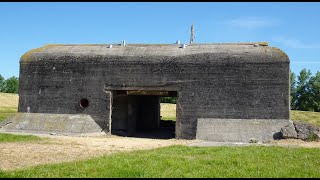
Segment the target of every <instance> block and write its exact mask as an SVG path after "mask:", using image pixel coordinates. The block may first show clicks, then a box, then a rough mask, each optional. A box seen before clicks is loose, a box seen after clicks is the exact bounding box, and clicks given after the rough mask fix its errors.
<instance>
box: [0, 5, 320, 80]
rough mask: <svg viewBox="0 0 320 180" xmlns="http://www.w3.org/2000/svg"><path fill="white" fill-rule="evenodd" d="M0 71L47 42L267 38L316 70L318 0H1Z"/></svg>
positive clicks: (15, 72)
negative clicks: (8, 0)
mask: <svg viewBox="0 0 320 180" xmlns="http://www.w3.org/2000/svg"><path fill="white" fill-rule="evenodd" d="M0 22H1V26H0V74H1V75H2V76H3V77H4V78H9V77H11V76H16V77H18V76H19V59H20V57H21V56H22V55H23V54H24V53H25V52H27V51H29V50H31V49H33V48H37V47H41V46H43V45H45V44H55V43H56V44H96V43H97V44H109V43H120V42H121V40H126V43H127V44H130V43H161V44H162V43H168V44H172V43H175V42H176V40H180V41H181V42H182V43H184V42H185V43H188V41H189V38H190V27H191V24H192V23H193V24H194V26H195V36H196V38H195V41H194V42H195V43H220V42H222V43H223V42H254V41H259V42H261V41H267V42H268V43H269V46H275V47H278V48H280V49H282V50H283V51H285V52H286V53H287V54H288V56H289V58H290V60H291V64H290V66H291V70H292V71H294V72H295V73H296V74H298V73H299V72H300V71H301V70H302V69H303V68H307V69H310V70H311V71H312V73H313V74H314V73H316V72H317V71H320V3H319V2H307V3H302V2H289V3H285V2H284V3H279V2H255V3H254V2H247V3H245V2H240V3H236V2H226V3H223V2H220V3H219V2H201V3H195V2H193V3H191V2H176V3H172V2H136V3H133V2H120V3H115V2H114V3H111V2H99V3H97V2H95V3H81V2H79V3H72V2H70V3H66V2H43V3H37V2H25V3H23V2H15V3H5V2H0Z"/></svg>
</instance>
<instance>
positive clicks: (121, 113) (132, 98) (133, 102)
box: [111, 91, 177, 139]
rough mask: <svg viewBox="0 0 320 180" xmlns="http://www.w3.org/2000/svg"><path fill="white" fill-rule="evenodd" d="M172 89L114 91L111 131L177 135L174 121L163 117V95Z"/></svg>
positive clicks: (159, 136) (146, 135)
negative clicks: (161, 103) (161, 110)
mask: <svg viewBox="0 0 320 180" xmlns="http://www.w3.org/2000/svg"><path fill="white" fill-rule="evenodd" d="M167 96H170V97H176V96H177V92H173V91H172V92H171V91H170V92H169V91H114V92H113V104H112V117H111V119H112V123H111V133H112V134H115V135H120V136H131V137H143V138H156V139H171V138H175V121H173V120H172V121H170V120H161V115H160V107H161V106H160V98H161V97H167Z"/></svg>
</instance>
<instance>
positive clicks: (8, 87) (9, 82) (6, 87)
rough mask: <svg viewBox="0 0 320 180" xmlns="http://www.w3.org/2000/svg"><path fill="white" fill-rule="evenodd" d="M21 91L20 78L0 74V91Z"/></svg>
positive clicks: (16, 92)
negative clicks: (5, 76) (5, 77)
mask: <svg viewBox="0 0 320 180" xmlns="http://www.w3.org/2000/svg"><path fill="white" fill-rule="evenodd" d="M18 91H19V79H18V78H17V77H15V76H12V77H10V78H8V79H4V78H3V77H2V76H1V74H0V92H3V93H15V94H18Z"/></svg>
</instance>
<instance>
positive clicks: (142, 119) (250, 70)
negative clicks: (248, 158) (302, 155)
mask: <svg viewBox="0 0 320 180" xmlns="http://www.w3.org/2000/svg"><path fill="white" fill-rule="evenodd" d="M109 47H110V45H108V44H87V45H85V44H84V45H81V44H62V45H61V44H57V45H45V46H43V47H40V48H37V49H33V50H31V51H29V52H27V53H25V54H24V55H23V56H22V57H21V59H20V75H19V106H18V113H17V114H16V115H14V116H12V117H10V118H8V119H7V120H6V121H4V122H2V123H1V124H0V131H19V132H36V133H57V134H67V135H69V134H90V133H104V134H105V133H108V134H110V133H112V132H114V133H117V132H118V133H121V131H123V132H124V133H127V135H134V134H137V133H135V132H138V131H141V130H142V131H143V130H146V131H147V130H150V131H154V130H153V129H154V128H156V127H158V124H159V97H161V96H162V95H164V94H161V93H167V95H169V93H172V92H174V93H176V94H177V96H178V101H177V104H176V107H177V110H176V114H177V121H176V124H175V138H178V139H202V140H212V141H236V142H249V141H250V139H252V138H254V139H256V140H257V141H267V140H270V139H273V137H274V135H275V134H277V133H279V132H280V129H281V127H283V126H285V125H287V124H289V123H290V122H289V119H290V105H289V96H290V93H289V87H290V86H289V77H290V68H289V65H290V61H289V57H288V56H287V55H286V54H285V53H284V52H283V51H281V50H280V49H278V48H276V47H269V46H268V44H267V43H264V42H262V43H260V42H255V43H211V44H187V45H186V46H185V48H181V45H179V44H126V45H125V46H122V45H121V44H112V48H109ZM156 93H158V94H156ZM141 114H143V115H141ZM150 119H151V120H150ZM160 122H161V121H160Z"/></svg>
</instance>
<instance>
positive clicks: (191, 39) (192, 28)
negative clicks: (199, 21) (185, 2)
mask: <svg viewBox="0 0 320 180" xmlns="http://www.w3.org/2000/svg"><path fill="white" fill-rule="evenodd" d="M194 38H195V35H194V25H193V24H192V26H191V36H190V44H192V43H193V41H194Z"/></svg>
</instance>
